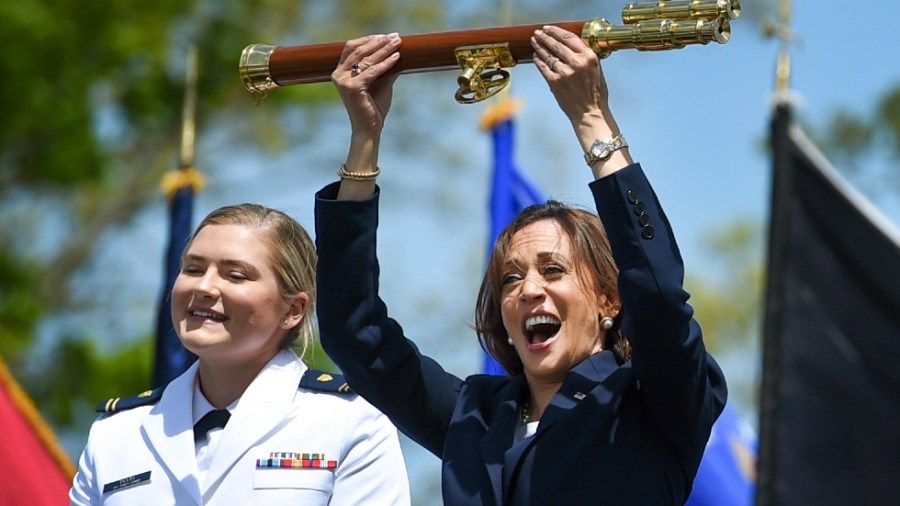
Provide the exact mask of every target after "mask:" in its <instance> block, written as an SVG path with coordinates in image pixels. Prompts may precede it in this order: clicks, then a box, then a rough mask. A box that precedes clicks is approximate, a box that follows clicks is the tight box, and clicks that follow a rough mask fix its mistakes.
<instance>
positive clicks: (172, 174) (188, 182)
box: [160, 44, 203, 198]
mask: <svg viewBox="0 0 900 506" xmlns="http://www.w3.org/2000/svg"><path fill="white" fill-rule="evenodd" d="M196 115H197V47H196V46H194V45H193V44H192V45H191V47H190V48H189V49H188V54H187V60H186V64H185V83H184V104H183V105H182V109H181V149H180V152H179V156H178V169H176V170H171V171H168V172H166V173H165V174H163V178H162V181H161V182H160V186H161V187H162V190H163V192H164V193H165V194H166V196H168V197H169V198H172V196H173V195H175V192H177V191H178V190H179V189H181V188H184V187H186V186H191V187H193V189H194V191H195V192H197V191H200V189H201V188H203V175H202V174H201V173H200V171H198V170H197V169H195V168H194V141H195V137H196V130H197V127H196Z"/></svg>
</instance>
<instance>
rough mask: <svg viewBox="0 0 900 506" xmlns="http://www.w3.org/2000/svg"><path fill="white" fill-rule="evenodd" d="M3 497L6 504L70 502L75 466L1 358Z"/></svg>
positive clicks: (0, 483)
mask: <svg viewBox="0 0 900 506" xmlns="http://www.w3.org/2000/svg"><path fill="white" fill-rule="evenodd" d="M0 428H2V430H0V462H2V463H3V471H0V498H2V499H3V504H28V505H34V506H43V505H48V506H49V505H62V504H68V494H69V488H70V487H71V486H72V477H73V476H74V475H75V468H74V466H73V465H72V461H71V460H69V457H68V456H67V455H66V453H65V452H64V451H63V450H62V448H61V447H60V446H59V444H58V442H57V441H56V436H54V434H53V432H52V430H51V429H50V427H49V426H47V424H46V423H45V422H44V421H43V419H42V418H41V415H40V414H39V413H38V411H37V409H36V408H35V407H34V404H33V403H32V402H31V399H29V398H28V395H27V394H26V393H25V392H24V391H23V390H22V388H21V387H20V386H19V384H18V383H16V381H15V379H13V377H12V375H11V374H10V372H9V370H8V369H7V368H6V365H5V364H4V363H3V360H2V359H0Z"/></svg>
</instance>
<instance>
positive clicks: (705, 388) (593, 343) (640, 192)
mask: <svg viewBox="0 0 900 506" xmlns="http://www.w3.org/2000/svg"><path fill="white" fill-rule="evenodd" d="M400 45H401V39H400V37H399V36H398V35H397V34H390V35H374V36H368V37H363V38H360V39H356V40H353V41H350V42H348V43H347V44H346V47H345V48H344V51H343V54H342V57H341V60H340V63H339V64H338V66H337V68H336V69H335V71H334V73H333V74H332V80H333V82H334V83H335V86H336V87H337V89H338V91H339V93H340V95H341V98H342V100H343V102H344V105H345V107H346V109H347V112H348V114H349V116H350V123H351V127H352V135H351V142H350V149H349V153H348V155H347V160H346V163H345V165H344V166H342V167H341V169H340V171H339V175H340V176H341V181H340V182H339V183H334V184H332V185H329V186H327V187H325V188H324V189H323V190H322V191H320V192H319V193H318V194H317V199H316V232H317V246H318V253H319V264H318V272H317V276H318V286H319V293H320V295H319V313H318V316H319V325H320V331H321V339H322V343H323V345H324V346H325V349H326V350H327V351H328V353H329V354H330V356H331V357H332V358H333V359H334V361H335V362H336V363H337V364H338V365H339V366H340V368H341V369H342V370H343V372H344V374H345V375H346V378H347V380H348V381H349V382H350V384H351V385H352V387H353V388H354V389H355V390H356V391H357V392H359V393H360V394H361V395H362V396H363V397H365V398H366V399H368V400H369V401H370V402H371V403H372V404H374V405H375V406H377V407H378V408H379V409H381V410H382V411H383V412H384V413H386V414H387V415H388V416H389V417H390V418H391V420H393V421H394V423H395V424H396V425H397V426H398V428H400V429H401V430H402V431H404V432H405V433H406V434H407V435H409V436H410V437H411V438H412V439H413V440H415V441H417V442H418V443H419V444H421V445H423V446H424V447H425V448H427V449H428V450H430V451H431V452H432V453H434V454H435V455H437V456H438V457H439V458H440V459H441V460H442V462H443V487H442V488H443V497H444V503H445V504H447V505H482V504H523V505H524V504H533V505H549V504H561V505H577V504H590V505H597V504H609V505H618V506H621V505H631V504H633V505H660V504H682V503H683V502H684V501H685V500H686V498H687V497H688V495H689V493H690V490H691V484H692V482H693V479H694V475H695V473H696V471H697V467H698V465H699V463H700V458H701V456H702V454H703V448H704V446H705V444H706V441H707V439H708V437H709V434H710V429H711V427H712V425H713V422H714V421H715V419H716V417H718V415H719V413H720V412H721V410H722V408H723V406H724V404H725V398H726V388H725V382H724V379H723V377H722V373H721V370H720V369H719V367H718V366H717V365H716V363H715V361H714V360H713V359H712V357H710V356H709V354H707V352H706V350H705V348H704V345H703V340H702V337H701V332H700V327H699V326H698V324H697V322H696V321H695V320H694V319H693V316H692V315H693V310H692V309H691V307H690V306H689V305H688V304H687V299H688V294H687V293H686V292H685V291H684V289H683V288H682V279H683V266H682V261H681V256H680V254H679V252H678V247H677V245H676V243H675V238H674V236H673V234H672V231H671V228H670V226H669V222H668V220H667V218H666V216H665V214H663V211H662V209H661V207H660V205H659V202H658V201H657V198H656V195H655V193H654V192H653V189H652V188H651V187H650V184H649V183H648V182H647V179H646V178H645V176H644V173H643V171H642V169H641V167H640V166H639V165H638V164H635V163H634V162H633V161H632V159H631V155H630V154H629V151H628V147H627V143H625V141H624V138H623V137H622V135H621V132H620V130H619V127H618V125H617V124H616V122H615V120H614V119H613V116H612V113H611V111H610V108H609V105H608V91H607V88H606V83H605V80H604V78H603V75H602V72H601V70H600V66H599V64H598V61H597V57H596V55H595V54H594V53H593V52H592V51H591V50H590V49H589V48H588V47H587V46H586V45H585V44H584V43H583V42H582V41H581V40H580V39H579V38H578V37H577V36H576V35H574V34H572V33H569V32H567V31H565V30H562V29H559V28H556V27H551V26H548V27H544V28H543V29H541V30H537V31H536V32H535V33H534V36H533V38H532V45H533V47H534V63H535V66H536V67H537V69H538V70H539V71H540V73H541V75H543V77H544V78H545V79H546V81H547V83H548V85H549V87H550V90H551V91H552V92H553V94H554V96H555V97H556V100H557V103H558V104H559V107H560V109H562V111H563V113H565V115H566V116H567V117H568V119H569V120H570V122H571V124H572V126H573V128H574V130H575V133H576V136H577V138H578V141H579V142H580V144H581V147H582V148H583V149H584V150H585V152H586V154H585V159H586V161H587V162H588V165H589V167H590V170H591V172H592V173H593V178H594V181H593V182H592V183H590V188H591V191H592V193H593V196H594V200H595V203H596V206H597V213H598V214H599V218H598V216H597V215H594V214H593V213H589V212H586V211H582V210H579V209H575V208H572V207H568V206H565V205H562V204H560V203H557V202H548V203H546V204H542V205H537V206H532V207H530V208H528V209H526V210H525V211H524V212H523V213H522V214H521V215H520V216H518V217H517V218H516V219H515V220H514V221H513V223H511V224H510V225H509V226H508V227H507V228H506V230H505V231H504V232H503V233H502V234H501V236H500V237H499V239H498V241H497V244H496V246H495V248H494V252H493V256H492V259H491V261H490V265H489V269H488V271H487V273H486V275H485V278H484V281H483V283H482V286H481V290H480V293H479V296H478V302H477V307H476V320H475V323H476V325H475V326H476V330H477V332H478V335H479V338H480V340H481V343H482V345H483V346H484V348H485V349H486V350H487V351H488V352H490V353H491V354H492V355H493V356H495V357H496V358H497V359H498V360H499V361H500V362H501V363H502V364H503V366H504V367H505V368H506V370H507V372H508V373H509V374H508V376H505V377H498V376H486V375H474V376H470V377H468V378H466V379H460V378H458V377H455V376H453V375H452V374H449V373H448V372H446V371H445V370H444V369H443V368H442V367H441V366H440V365H439V364H437V363H436V362H435V361H433V360H432V359H430V358H428V357H426V356H424V355H422V354H420V353H419V351H418V349H417V348H416V346H415V345H414V344H413V343H412V341H410V340H407V339H406V338H405V337H404V334H403V330H402V329H401V327H400V325H399V324H398V323H397V322H396V321H394V320H393V319H391V318H389V317H388V312H387V308H386V306H385V304H384V302H383V301H382V300H381V299H380V298H379V296H378V274H379V268H378V260H377V258H376V247H375V241H376V228H377V222H378V212H377V207H378V199H379V198H380V193H379V191H378V188H377V187H376V185H375V178H376V176H377V175H378V173H379V169H378V168H377V167H378V164H377V161H378V160H377V158H378V145H379V141H380V137H381V132H382V128H383V126H384V120H385V117H386V115H387V113H388V109H389V108H390V103H391V89H392V85H393V80H394V76H395V74H391V73H389V70H390V69H391V67H393V66H394V65H395V64H396V62H397V61H398V58H399V55H398V52H397V51H398V48H399V47H400ZM423 170H424V169H423Z"/></svg>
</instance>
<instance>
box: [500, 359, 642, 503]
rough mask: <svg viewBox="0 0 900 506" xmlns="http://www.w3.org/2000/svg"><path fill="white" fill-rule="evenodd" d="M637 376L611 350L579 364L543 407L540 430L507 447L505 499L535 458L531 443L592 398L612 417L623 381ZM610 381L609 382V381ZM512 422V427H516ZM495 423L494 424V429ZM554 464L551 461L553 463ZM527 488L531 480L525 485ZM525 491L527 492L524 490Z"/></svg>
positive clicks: (628, 365)
mask: <svg viewBox="0 0 900 506" xmlns="http://www.w3.org/2000/svg"><path fill="white" fill-rule="evenodd" d="M633 377H634V374H633V372H632V371H631V364H630V363H628V364H626V365H625V366H622V367H620V366H619V365H618V364H616V359H615V356H614V355H613V353H612V352H610V351H602V352H600V353H598V354H596V355H593V356H591V357H589V358H587V359H585V360H583V361H582V362H581V363H580V364H578V365H576V366H575V367H574V368H572V370H570V371H569V374H568V375H567V376H566V380H565V382H564V383H563V385H562V386H561V387H560V389H559V391H558V392H556V395H554V396H553V399H551V400H550V404H549V405H548V406H547V408H546V409H544V413H543V415H541V421H540V423H539V424H538V429H537V432H536V433H535V435H534V436H533V437H530V438H528V439H525V440H523V441H520V442H519V443H517V444H515V445H513V446H512V447H511V448H509V440H507V442H506V444H507V446H506V447H507V448H509V451H507V452H506V454H505V456H504V462H503V472H502V473H503V483H504V484H505V485H506V487H507V490H505V493H504V495H503V499H504V500H503V501H502V502H503V503H507V502H509V501H508V500H509V499H510V497H511V494H512V492H513V489H515V488H518V486H517V484H516V480H517V478H518V476H519V475H520V474H521V472H522V470H523V467H526V466H531V465H533V464H534V462H526V460H527V456H528V455H529V453H530V451H531V448H532V446H534V444H535V443H536V442H537V441H538V440H539V439H540V438H541V437H542V436H543V435H544V434H545V433H546V432H547V431H548V430H549V429H550V428H551V427H553V425H555V424H556V423H557V422H558V421H559V420H561V419H563V418H564V417H566V416H569V415H570V414H571V412H572V410H574V409H575V408H577V407H578V406H579V405H580V404H581V403H582V402H591V403H594V404H595V405H598V404H599V406H601V408H602V409H604V410H606V411H609V412H610V415H609V416H606V415H602V418H603V419H611V418H612V417H611V413H612V412H613V411H614V410H615V409H616V408H617V407H618V403H619V401H620V400H621V399H620V397H618V396H620V394H621V392H623V391H624V387H623V386H622V383H623V382H629V381H631V380H632V378H633ZM607 383H609V384H607ZM515 415H516V418H515V419H514V422H513V424H514V425H515V424H516V423H518V408H516V411H515ZM514 425H513V427H514ZM494 428H495V427H492V429H494ZM506 431H507V433H508V434H509V438H510V439H511V438H512V432H513V431H514V428H507V429H506ZM551 465H552V464H551ZM526 471H527V470H526ZM524 486H525V487H526V488H527V487H528V484H526V485H524ZM524 495H526V496H527V495H528V494H527V490H525V492H524Z"/></svg>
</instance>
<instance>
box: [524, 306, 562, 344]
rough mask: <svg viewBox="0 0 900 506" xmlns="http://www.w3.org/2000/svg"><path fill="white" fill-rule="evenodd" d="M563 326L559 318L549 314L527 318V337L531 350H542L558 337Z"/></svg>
mask: <svg viewBox="0 0 900 506" xmlns="http://www.w3.org/2000/svg"><path fill="white" fill-rule="evenodd" d="M561 327H562V322H561V321H560V320H559V318H557V317H555V316H551V315H547V314H542V315H537V316H530V317H528V318H526V319H525V339H526V340H528V349H529V350H542V349H544V348H546V347H548V346H550V344H552V343H553V341H555V340H556V339H555V338H556V334H557V332H559V329H560V328H561Z"/></svg>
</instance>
